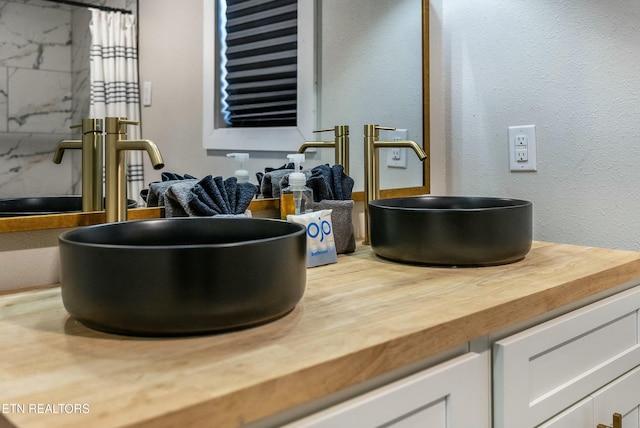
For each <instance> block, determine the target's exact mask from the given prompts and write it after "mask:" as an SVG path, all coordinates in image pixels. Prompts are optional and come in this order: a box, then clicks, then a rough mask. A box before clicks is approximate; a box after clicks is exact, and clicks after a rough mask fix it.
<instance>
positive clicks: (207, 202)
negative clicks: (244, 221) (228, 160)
mask: <svg viewBox="0 0 640 428" xmlns="http://www.w3.org/2000/svg"><path fill="white" fill-rule="evenodd" d="M255 194H256V186H255V185H254V184H251V183H238V180H237V178H236V177H229V178H227V179H226V180H223V179H222V177H215V178H214V177H212V176H211V175H208V176H206V177H205V178H203V179H202V180H200V181H199V182H198V183H196V185H195V186H193V188H192V189H191V191H190V195H189V197H188V200H187V206H188V208H189V209H188V210H187V211H188V212H190V213H191V215H195V216H213V215H238V214H244V212H245V211H246V210H247V208H248V207H249V204H250V203H251V200H252V199H253V197H254V196H255Z"/></svg>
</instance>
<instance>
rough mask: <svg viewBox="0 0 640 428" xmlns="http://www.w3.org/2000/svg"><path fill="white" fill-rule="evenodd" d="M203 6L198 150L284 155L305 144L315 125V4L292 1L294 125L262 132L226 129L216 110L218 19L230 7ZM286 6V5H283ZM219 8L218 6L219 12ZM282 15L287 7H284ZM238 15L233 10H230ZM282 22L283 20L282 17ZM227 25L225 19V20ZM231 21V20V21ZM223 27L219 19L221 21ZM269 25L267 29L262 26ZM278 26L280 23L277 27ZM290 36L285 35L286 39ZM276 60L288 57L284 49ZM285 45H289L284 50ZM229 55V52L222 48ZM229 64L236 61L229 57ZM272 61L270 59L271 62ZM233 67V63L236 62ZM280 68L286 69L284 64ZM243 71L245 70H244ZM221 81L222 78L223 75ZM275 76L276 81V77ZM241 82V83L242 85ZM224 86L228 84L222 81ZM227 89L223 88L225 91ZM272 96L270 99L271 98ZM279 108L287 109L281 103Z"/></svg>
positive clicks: (211, 0) (208, 3)
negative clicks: (200, 142)
mask: <svg viewBox="0 0 640 428" xmlns="http://www.w3.org/2000/svg"><path fill="white" fill-rule="evenodd" d="M203 1H204V4H203V6H204V46H203V49H204V67H203V68H204V69H203V89H204V90H203V93H204V94H205V95H204V96H203V146H204V148H206V149H213V150H215V149H225V150H242V151H284V152H287V151H288V152H291V151H295V150H297V148H298V147H299V146H300V145H301V144H302V143H303V142H304V141H306V140H311V139H313V130H314V128H315V126H316V124H315V117H314V116H315V114H314V112H315V105H316V97H315V93H316V88H315V72H316V67H315V58H314V57H315V41H316V35H315V31H316V21H315V19H316V10H315V9H316V4H315V3H316V2H315V1H308V0H307V1H298V2H297V35H296V45H297V52H296V54H297V63H296V64H295V69H296V70H297V75H296V80H297V90H296V93H295V106H296V112H295V115H296V126H288V125H291V120H289V122H288V123H287V122H280V123H273V124H272V125H276V126H270V127H268V128H264V127H259V128H256V127H242V128H238V127H230V126H229V123H227V121H225V117H224V116H225V114H224V113H223V111H222V110H221V108H220V106H222V104H223V102H224V100H223V99H221V98H222V97H221V95H220V91H219V90H218V89H219V86H220V85H219V84H218V82H219V81H220V79H221V76H220V70H221V69H222V67H221V66H222V65H224V64H221V61H223V62H224V57H222V58H221V57H220V55H219V53H220V50H221V44H225V43H226V42H225V41H223V40H221V39H222V38H221V37H220V34H223V32H222V31H217V30H219V29H220V28H219V26H220V20H219V19H218V18H219V16H220V14H221V13H223V12H224V9H225V8H224V6H225V4H226V3H228V5H227V6H228V7H227V12H228V11H229V8H230V7H231V6H232V5H235V2H231V1H228V0H227V1H226V2H225V1H224V0H223V1H221V2H217V1H215V0H203ZM285 3H286V2H285ZM221 6H223V7H221ZM282 7H283V8H284V9H285V10H286V9H287V8H288V7H289V6H288V5H286V4H284V5H283V6H282ZM231 10H232V12H237V10H236V9H231ZM285 17H286V15H285ZM225 18H226V19H227V20H229V19H230V18H229V15H225ZM234 18H235V17H234V16H233V14H232V16H231V19H232V20H233V19H234ZM223 22H224V20H223ZM267 25H269V24H267ZM276 25H280V24H276ZM289 37H290V35H287V36H285V39H286V38H289ZM287 46H288V45H287V44H285V45H284V47H285V49H284V50H283V51H281V52H280V53H279V54H277V55H275V57H276V58H278V57H282V52H284V54H285V56H289V57H290V53H289V52H288V50H290V49H287ZM289 46H290V45H289ZM228 48H229V47H228ZM227 52H229V49H227ZM233 59H234V60H235V59H237V58H233ZM271 59H273V57H272V58H271ZM235 63H237V61H236V62H235ZM280 67H281V68H285V69H286V68H289V72H288V74H289V76H288V77H287V76H285V78H290V74H291V73H290V69H291V68H290V67H287V66H286V64H285V65H283V66H280ZM245 71H246V70H245ZM223 77H224V76H223ZM276 77H278V76H277V75H276ZM240 83H243V81H242V80H241V81H240ZM227 84H229V82H227ZM227 89H228V87H227ZM272 95H273V94H271V96H270V98H271V99H273V96H272ZM279 104H282V105H285V106H286V105H291V104H287V103H286V102H282V103H280V102H279Z"/></svg>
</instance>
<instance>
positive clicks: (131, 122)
mask: <svg viewBox="0 0 640 428" xmlns="http://www.w3.org/2000/svg"><path fill="white" fill-rule="evenodd" d="M118 123H119V124H120V125H140V121H138V120H128V119H119V120H118Z"/></svg>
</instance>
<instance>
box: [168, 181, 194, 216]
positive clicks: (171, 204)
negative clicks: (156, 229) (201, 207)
mask: <svg viewBox="0 0 640 428" xmlns="http://www.w3.org/2000/svg"><path fill="white" fill-rule="evenodd" d="M197 182H198V180H178V181H176V182H175V183H173V184H171V186H169V187H168V188H167V191H166V192H165V195H164V196H165V197H164V215H165V217H187V216H193V215H194V212H193V211H192V210H190V209H189V204H188V203H187V202H188V200H189V195H190V193H191V189H193V186H195V185H196V183H197Z"/></svg>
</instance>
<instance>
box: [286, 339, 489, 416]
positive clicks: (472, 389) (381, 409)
mask: <svg viewBox="0 0 640 428" xmlns="http://www.w3.org/2000/svg"><path fill="white" fill-rule="evenodd" d="M488 372H489V361H488V358H483V356H482V355H480V354H476V353H474V352H469V353H467V354H465V355H461V356H459V357H457V358H454V359H452V360H450V361H447V362H444V363H441V364H439V365H437V366H435V367H432V368H429V369H426V370H423V371H421V372H418V373H416V374H414V375H411V376H408V377H406V378H404V379H400V380H398V381H396V382H393V383H391V384H389V385H386V386H383V387H381V388H377V389H374V390H373V391H370V392H368V393H365V394H363V395H360V396H358V397H355V398H353V399H350V400H348V401H345V402H343V403H341V404H338V405H336V406H333V407H330V408H328V409H326V410H323V411H321V412H318V413H315V414H313V415H311V416H308V417H306V418H304V419H300V420H298V421H296V422H293V423H291V424H290V425H286V428H354V427H358V428H374V427H381V426H384V427H387V428H390V427H394V428H410V427H417V426H420V427H442V428H445V427H449V428H471V427H473V428H488V427H489V409H490V404H489V389H490V388H489V373H488Z"/></svg>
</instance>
